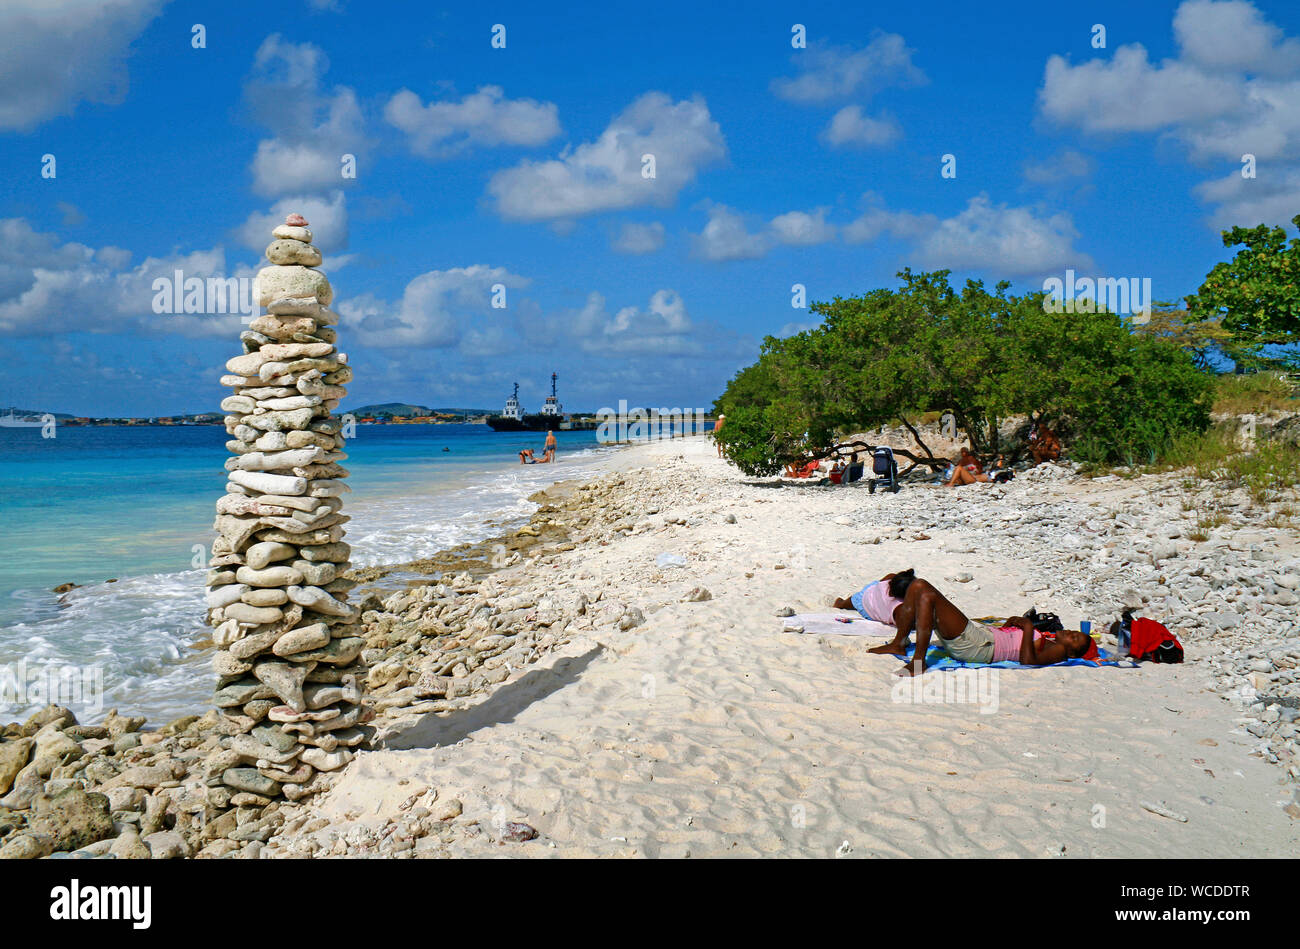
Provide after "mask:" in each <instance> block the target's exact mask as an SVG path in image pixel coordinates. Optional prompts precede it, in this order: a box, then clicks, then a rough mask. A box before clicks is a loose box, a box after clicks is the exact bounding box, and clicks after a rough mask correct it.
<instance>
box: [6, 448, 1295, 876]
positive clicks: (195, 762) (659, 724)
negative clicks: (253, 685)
mask: <svg viewBox="0 0 1300 949" xmlns="http://www.w3.org/2000/svg"><path fill="white" fill-rule="evenodd" d="M621 462H622V465H623V466H624V470H622V471H619V472H616V473H614V474H611V475H608V476H605V477H601V478H598V479H596V480H594V481H591V482H588V483H585V484H580V485H579V484H572V483H571V484H560V485H557V486H555V487H554V488H552V489H550V490H548V491H547V492H545V493H544V494H540V495H538V496H536V497H535V500H537V501H538V502H539V503H540V507H539V509H538V511H537V512H536V513H535V514H534V515H533V517H532V519H531V521H530V523H529V524H528V525H526V526H524V527H522V528H518V529H516V530H513V531H511V532H510V533H509V534H507V535H505V536H503V537H500V538H494V539H493V540H491V541H488V542H486V543H483V544H480V545H475V546H473V547H468V546H467V547H464V548H460V549H457V550H453V551H448V552H447V553H446V554H444V555H441V556H440V557H438V558H433V559H432V560H429V561H424V562H420V563H416V564H405V565H394V566H392V567H391V568H378V569H377V568H369V569H367V570H354V571H352V572H350V573H349V577H350V578H352V579H354V580H355V581H356V583H357V585H358V587H359V589H358V591H357V592H358V593H359V594H360V595H361V598H360V600H359V602H358V604H357V606H356V609H357V611H358V614H359V615H358V616H357V617H356V619H355V624H356V627H357V630H358V637H359V638H360V639H362V640H363V644H362V648H361V650H360V653H359V655H358V656H357V659H356V662H357V665H356V667H355V668H356V670H357V674H358V676H359V678H358V682H357V685H358V688H360V689H363V690H364V693H365V696H366V699H365V701H366V702H367V703H370V704H371V705H372V706H373V708H374V711H375V718H374V720H373V721H372V722H371V724H370V726H369V727H370V728H373V729H374V734H373V742H372V744H373V750H367V751H363V752H361V754H360V757H359V759H358V760H357V761H355V762H354V763H352V764H351V765H348V766H345V767H342V768H340V769H338V770H336V771H333V772H330V773H328V774H322V776H321V777H320V778H319V781H320V785H319V790H320V792H321V793H318V794H315V795H311V796H307V797H304V798H302V799H301V800H299V801H297V802H292V801H288V800H285V799H283V798H276V799H270V800H269V803H263V802H262V801H261V800H258V799H256V798H241V801H240V803H235V802H233V800H232V802H231V806H229V807H228V808H226V809H218V808H213V807H212V806H211V805H210V804H206V805H205V801H204V797H203V795H204V793H207V792H211V790H212V788H211V787H209V785H210V784H216V783H220V782H221V781H222V778H223V775H224V773H225V772H224V770H222V769H219V768H216V767H215V766H214V762H217V763H219V760H220V756H221V755H222V754H223V753H227V752H229V751H231V750H232V748H233V742H232V739H233V738H234V737H235V736H233V735H231V734H230V732H231V730H232V729H231V728H230V725H229V722H228V720H226V719H223V718H222V717H220V716H218V715H217V713H215V712H209V713H208V714H207V715H204V716H203V717H201V718H195V717H192V716H191V717H187V718H184V719H181V720H179V721H177V722H174V723H172V724H171V725H168V726H166V727H165V728H162V729H160V730H158V731H142V730H141V725H142V722H141V721H140V720H139V719H128V718H124V717H122V716H119V715H117V714H116V713H114V714H112V715H110V716H109V718H108V719H107V720H106V721H105V722H103V723H102V724H100V725H92V726H85V725H78V724H76V723H75V721H74V720H73V719H72V718H71V715H70V714H69V713H67V712H66V710H60V709H53V708H52V709H47V710H46V711H45V712H42V713H40V714H39V715H37V716H35V717H33V718H32V719H31V720H30V721H29V722H27V723H26V724H23V725H11V726H7V727H6V728H5V730H4V731H3V736H4V739H5V740H4V742H3V743H2V744H0V794H3V795H4V796H3V797H0V855H3V856H41V855H44V854H48V853H51V852H54V851H63V852H67V851H76V853H77V854H78V855H95V854H105V853H111V854H114V855H116V856H121V857H129V856H140V857H143V856H154V857H162V856H187V855H199V856H205V857H222V856H228V857H257V856H263V857H266V856H306V855H319V856H328V855H337V856H346V855H355V856H375V855H378V856H385V855H391V856H398V857H424V856H455V855H487V854H490V853H494V852H502V851H500V849H499V848H502V847H505V848H508V849H507V850H505V851H504V852H506V853H518V854H521V855H523V854H532V855H547V854H555V855H559V856H564V855H626V854H631V853H637V854H648V855H667V856H683V855H686V854H691V855H701V856H703V855H724V854H733V855H740V854H748V855H760V854H790V855H793V854H821V855H824V856H831V855H833V854H834V853H835V852H836V848H837V847H839V846H840V845H841V843H842V842H843V841H844V840H846V839H850V838H851V839H852V842H853V852H854V855H867V854H871V853H878V854H901V853H911V854H931V855H940V854H948V855H971V854H1018V855H1031V856H1033V855H1037V856H1043V855H1047V854H1053V855H1059V854H1060V853H1061V852H1062V850H1063V849H1066V848H1067V845H1068V849H1067V850H1066V852H1067V853H1068V854H1069V855H1085V854H1092V855H1098V856H1124V855H1128V856H1134V855H1137V856H1158V855H1162V854H1164V855H1172V856H1179V855H1185V856H1209V855H1219V856H1227V855H1229V854H1233V855H1242V854H1250V855H1269V854H1279V853H1284V852H1287V848H1289V847H1293V846H1294V844H1295V842H1296V841H1297V839H1298V838H1300V834H1298V833H1297V831H1296V828H1297V827H1300V822H1296V821H1295V820H1294V818H1295V817H1296V816H1300V801H1297V800H1296V798H1295V788H1296V787H1297V784H1296V780H1297V778H1298V777H1300V759H1297V756H1296V741H1297V722H1296V706H1297V704H1300V671H1298V670H1297V666H1298V665H1300V627H1298V626H1297V622H1296V616H1295V596H1294V592H1293V591H1294V590H1295V587H1296V578H1297V575H1298V574H1300V569H1298V568H1300V545H1298V544H1297V539H1296V536H1295V534H1294V532H1292V531H1289V530H1287V529H1284V528H1279V527H1277V526H1271V525H1272V523H1273V522H1272V521H1271V511H1270V509H1269V505H1265V504H1258V503H1254V502H1252V501H1251V500H1250V499H1249V498H1248V497H1247V496H1245V494H1244V493H1243V492H1240V491H1238V492H1233V491H1229V490H1225V489H1223V488H1222V487H1221V486H1211V485H1208V484H1205V483H1198V484H1189V481H1188V479H1187V478H1186V477H1185V476H1183V475H1179V474H1161V475H1146V476H1140V477H1133V478H1123V477H1108V478H1098V479H1086V478H1082V477H1080V476H1079V475H1078V474H1077V473H1075V472H1074V471H1073V470H1072V469H1071V468H1070V467H1068V466H1054V465H1049V466H1043V467H1041V468H1039V469H1036V470H1034V471H1032V472H1027V473H1023V474H1022V475H1021V476H1020V477H1018V478H1017V479H1016V480H1015V481H1013V482H1011V483H1010V484H1007V485H972V486H968V487H964V488H958V489H947V488H942V487H940V486H938V485H936V484H933V483H924V482H909V483H907V484H906V485H905V487H904V490H903V491H902V492H901V493H900V494H898V495H884V496H882V495H880V494H877V495H869V494H868V492H867V491H866V490H865V489H863V488H860V487H843V488H841V487H830V486H826V487H818V486H808V485H793V484H786V485H784V486H778V484H777V483H776V482H774V481H753V480H750V479H746V478H743V477H741V476H739V475H737V474H736V472H735V470H734V469H731V468H728V467H726V466H725V465H724V464H723V463H722V462H719V461H717V460H716V459H715V458H713V457H712V449H711V447H710V446H709V445H708V444H707V443H706V442H705V441H704V440H702V439H699V440H697V439H688V440H685V441H682V440H679V441H677V442H665V443H660V444H656V445H650V446H645V447H636V448H632V449H630V450H628V451H627V452H625V453H623V455H622V456H621ZM635 464H649V465H650V467H642V468H635V469H633V468H632V467H631V466H632V465H635ZM1206 491H1209V492H1211V493H1213V495H1214V497H1215V499H1216V501H1215V503H1216V504H1217V505H1218V508H1217V509H1218V510H1219V511H1220V512H1221V518H1220V520H1221V522H1220V523H1218V524H1217V525H1216V526H1212V527H1208V528H1204V529H1202V528H1201V527H1200V526H1198V523H1197V518H1198V513H1197V512H1198V508H1197V503H1198V502H1197V501H1196V494H1197V492H1206ZM1202 530H1204V534H1202ZM663 554H671V555H672V556H671V557H669V558H663V557H661V555H663ZM901 566H914V567H916V568H917V569H918V572H919V573H921V575H924V576H927V577H928V578H929V579H931V580H932V581H933V582H935V583H936V584H937V585H939V586H940V588H941V589H943V590H945V591H946V592H947V593H948V595H949V596H950V597H951V598H952V599H953V600H954V601H955V602H956V603H957V604H958V605H959V606H961V607H962V608H963V609H964V610H966V611H967V612H968V613H970V614H972V615H988V614H993V613H997V614H1006V613H1010V612H1012V611H1022V610H1023V609H1026V608H1027V607H1028V606H1030V605H1035V606H1037V607H1038V608H1039V609H1047V610H1052V611H1055V612H1057V613H1059V614H1061V616H1062V618H1063V619H1064V620H1065V621H1066V622H1067V623H1068V624H1069V625H1071V626H1073V625H1077V622H1078V620H1080V619H1090V620H1091V621H1092V622H1093V624H1094V627H1104V626H1106V625H1107V624H1108V623H1109V621H1110V620H1112V619H1114V618H1116V616H1117V615H1118V611H1119V610H1120V609H1121V608H1123V607H1125V606H1127V607H1132V608H1134V609H1135V610H1136V611H1137V612H1138V613H1139V614H1141V615H1148V616H1153V617H1155V618H1158V619H1160V620H1162V621H1163V622H1165V623H1166V624H1167V625H1168V626H1169V627H1170V628H1171V629H1173V630H1174V631H1175V632H1176V633H1177V634H1178V635H1179V636H1180V637H1181V638H1182V640H1183V643H1184V645H1185V646H1186V649H1187V659H1188V661H1187V664H1186V665H1184V666H1146V667H1144V668H1141V669H1136V670H1089V669H1044V670H1036V671H1032V672H1012V673H1007V674H1006V675H1004V676H1003V677H1002V678H1001V679H1000V680H999V691H1000V702H1001V705H1000V707H999V712H998V714H990V715H984V714H982V713H981V712H980V711H977V710H973V709H971V708H969V707H963V706H952V705H942V704H940V705H934V706H929V705H926V706H921V705H915V704H909V703H908V702H907V701H900V697H899V695H898V694H897V685H896V683H897V682H898V681H900V680H897V679H896V678H895V677H894V676H893V675H892V673H893V671H894V670H895V669H896V667H897V664H896V662H895V661H894V660H892V659H891V658H890V657H883V656H870V655H867V654H866V653H865V647H866V646H867V645H869V644H870V642H869V641H864V640H862V639H861V638H859V637H849V636H844V637H821V638H817V637H812V636H805V635H798V634H792V633H784V632H782V631H781V621H780V620H779V618H778V616H777V614H778V613H779V612H782V611H783V608H793V609H797V611H799V612H813V611H819V610H820V611H824V610H826V609H828V607H827V606H826V604H827V603H828V602H829V599H830V597H832V596H840V595H845V594H847V593H849V592H852V590H853V589H854V588H855V586H854V585H855V584H858V585H860V584H861V583H862V582H864V581H866V580H869V579H873V578H874V577H877V576H879V575H881V574H883V573H885V572H888V571H890V570H894V569H897V568H899V567H901ZM420 573H424V574H426V575H427V577H426V578H425V579H414V580H412V579H410V577H411V575H412V574H420ZM398 577H400V578H403V579H402V581H401V582H402V584H403V585H402V588H400V589H395V588H394V587H393V585H392V584H393V583H394V582H395V580H396V579H397V578H398ZM943 675H944V673H940V672H935V673H931V674H930V675H928V676H926V677H924V678H925V679H927V680H929V679H932V678H933V679H935V681H939V679H938V678H937V677H941V676H943ZM906 698H907V696H903V699H906ZM1225 700H1226V701H1225ZM250 717H251V716H250ZM241 734H242V733H241ZM227 746H230V747H227ZM241 747H242V746H241ZM204 788H206V789H207V792H205V791H204V790H203V789H204ZM923 788H924V789H925V793H922V789H923ZM940 788H942V789H944V790H942V791H941V790H940ZM1157 792H1158V793H1157ZM237 793H241V792H237ZM242 793H252V792H242ZM263 797H266V796H263ZM1026 801H1037V802H1038V803H1037V804H1036V805H1034V806H1029V805H1027V804H1026ZM1153 801H1155V802H1157V803H1159V802H1161V801H1163V803H1160V804H1159V806H1161V807H1164V808H1165V809H1167V810H1169V811H1170V812H1176V813H1178V814H1179V815H1180V816H1185V817H1187V821H1186V822H1185V823H1179V822H1175V821H1171V820H1168V819H1167V818H1163V817H1161V816H1159V812H1157V811H1152V810H1151V809H1150V808H1149V807H1147V806H1146V804H1147V803H1151V802H1153ZM1143 802H1146V803H1143ZM1058 803H1059V805H1060V806H1057V805H1058ZM205 806H206V807H207V809H206V810H205ZM1099 807H1102V808H1104V812H1105V813H1106V814H1108V815H1109V817H1108V821H1109V823H1108V824H1106V826H1107V827H1109V828H1112V829H1111V830H1108V831H1105V832H1099V831H1097V830H1096V827H1097V823H1096V813H1097V808H1099ZM792 814H794V815H797V820H796V819H795V817H792V816H791V815H792ZM1175 826H1176V827H1178V828H1180V830H1179V831H1178V833H1177V834H1175V833H1174V832H1173V830H1172V828H1173V827H1175ZM1183 828H1186V830H1182V829H1183Z"/></svg>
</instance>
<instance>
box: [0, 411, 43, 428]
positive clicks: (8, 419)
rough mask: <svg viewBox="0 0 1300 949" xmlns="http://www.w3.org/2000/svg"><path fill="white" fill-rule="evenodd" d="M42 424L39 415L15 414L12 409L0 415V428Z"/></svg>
mask: <svg viewBox="0 0 1300 949" xmlns="http://www.w3.org/2000/svg"><path fill="white" fill-rule="evenodd" d="M44 424H45V422H44V421H42V420H41V417H40V416H39V415H16V414H15V413H14V410H13V409H10V410H9V412H8V414H6V415H0V428H40V427H41V426H42V425H44Z"/></svg>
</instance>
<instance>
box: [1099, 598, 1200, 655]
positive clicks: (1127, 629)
mask: <svg viewBox="0 0 1300 949" xmlns="http://www.w3.org/2000/svg"><path fill="white" fill-rule="evenodd" d="M1110 631H1111V634H1112V635H1113V636H1114V637H1115V638H1116V639H1117V640H1118V641H1119V651H1120V653H1121V654H1123V653H1125V652H1127V654H1128V657H1129V658H1130V659H1136V660H1137V661H1138V662H1182V661H1183V644H1182V643H1180V642H1179V641H1178V637H1177V636H1175V635H1174V634H1173V633H1171V632H1169V630H1168V629H1167V628H1166V627H1165V625H1164V624H1163V623H1157V622H1156V621H1155V620H1153V619H1147V618H1146V617H1143V616H1139V617H1136V618H1134V616H1133V614H1132V613H1130V612H1128V611H1127V610H1125V611H1124V612H1123V613H1122V614H1121V618H1120V619H1118V620H1116V621H1115V622H1114V623H1112V624H1111V626H1110Z"/></svg>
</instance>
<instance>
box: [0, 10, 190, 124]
mask: <svg viewBox="0 0 1300 949" xmlns="http://www.w3.org/2000/svg"><path fill="white" fill-rule="evenodd" d="M165 3H166V0H114V2H112V3H105V2H103V0H4V3H0V130H7V129H17V130H19V131H27V130H29V129H33V128H35V127H36V126H37V125H39V124H40V123H42V122H44V121H45V120H46V119H49V118H52V117H54V116H56V115H68V114H71V113H72V111H73V110H74V109H75V108H76V106H77V104H78V103H79V102H82V101H85V102H97V103H105V104H109V105H116V104H118V103H120V102H122V100H123V99H124V98H125V97H126V92H127V86H128V75H127V69H126V60H127V57H128V56H129V54H130V51H131V50H130V47H131V44H132V42H134V41H135V40H136V39H137V38H138V37H139V36H140V34H141V33H142V32H144V28H145V27H146V26H148V24H149V23H150V22H151V21H152V20H153V19H154V17H156V16H157V15H158V13H159V12H160V11H161V10H162V8H163V6H164V4H165Z"/></svg>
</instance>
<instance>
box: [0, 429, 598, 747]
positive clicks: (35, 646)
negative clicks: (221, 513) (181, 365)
mask: <svg viewBox="0 0 1300 949" xmlns="http://www.w3.org/2000/svg"><path fill="white" fill-rule="evenodd" d="M226 437H227V436H226V433H225V430H224V429H223V428H221V427H219V426H176V427H154V426H148V427H145V426H140V427H111V428H70V427H60V428H59V429H58V430H57V432H56V437H54V438H51V439H46V438H42V437H41V430H40V429H34V428H33V429H0V720H11V719H15V718H18V717H20V716H21V715H22V714H24V713H26V712H28V711H30V710H31V709H33V708H34V707H35V706H37V705H40V704H43V702H41V701H36V702H32V701H24V700H23V699H24V698H26V697H28V696H24V695H22V694H19V692H18V691H17V690H15V685H16V684H18V685H21V682H20V681H18V680H21V678H22V676H21V675H15V670H17V669H21V670H23V674H26V675H27V676H28V677H29V678H32V677H33V676H34V673H33V672H32V670H33V668H45V669H48V668H50V667H56V666H64V665H66V666H74V667H77V668H78V669H79V670H83V672H84V670H85V669H87V668H89V667H94V668H95V669H97V670H98V673H97V674H99V675H101V676H102V683H103V693H104V694H103V703H104V705H103V708H102V709H99V710H96V709H94V708H90V707H87V708H83V709H80V710H79V709H76V708H74V711H76V712H77V714H78V717H79V718H80V719H82V720H83V721H87V720H89V721H93V720H94V719H95V718H96V717H97V715H98V714H102V712H104V711H107V709H108V708H110V707H113V706H114V705H116V706H119V707H120V708H121V709H122V710H123V712H126V711H128V710H130V711H131V712H133V713H141V712H143V713H145V714H148V715H149V716H150V718H151V719H152V720H154V721H155V723H156V722H157V721H158V720H160V719H163V718H166V717H167V716H174V715H178V714H182V713H184V712H191V711H195V710H196V709H201V708H202V707H203V706H204V704H205V703H206V700H207V696H208V694H209V691H210V689H211V684H212V683H211V674H210V672H209V670H208V667H207V662H206V657H203V658H200V657H198V656H197V655H196V653H195V651H194V650H193V649H191V648H190V644H191V643H193V642H194V641H195V640H197V639H201V638H203V637H204V636H205V635H206V630H205V629H204V627H203V599H202V593H203V576H204V570H203V568H202V566H201V565H202V563H203V562H204V561H203V558H204V557H205V556H206V550H207V548H208V545H210V543H211V541H212V538H213V534H212V520H213V516H214V509H213V505H214V503H215V502H216V499H217V498H218V497H219V496H220V495H221V494H222V493H224V489H225V483H226V479H225V476H224V472H225V469H224V467H223V465H224V462H225V459H226V458H227V457H228V454H227V452H226V449H225V441H226ZM544 438H545V436H544V435H543V434H542V433H538V432H523V433H497V432H493V431H492V430H491V429H489V428H487V426H484V425H400V426H398V425H361V426H358V427H357V430H356V437H354V438H352V439H351V440H349V442H348V445H347V449H346V450H347V453H348V456H349V458H348V460H347V461H346V462H344V465H345V467H347V468H348V469H349V471H351V473H352V476H351V477H350V478H349V479H348V483H349V485H350V487H351V488H352V492H353V493H352V494H350V495H348V496H347V498H346V499H345V502H344V511H345V513H347V514H348V515H350V516H351V517H352V520H351V522H350V523H349V524H348V525H347V532H348V536H347V540H348V542H349V543H350V544H351V545H352V547H353V561H354V562H355V563H357V564H359V565H365V564H376V563H393V562H400V561H405V560H411V559H415V558H417V557H422V556H428V555H430V554H433V553H435V552H437V551H438V550H441V549H444V548H446V547H448V546H452V545H454V544H458V543H462V542H465V541H471V540H477V539H481V538H483V537H486V536H490V535H491V534H493V533H496V532H497V531H498V530H499V527H496V526H493V524H501V523H509V522H513V521H519V520H522V519H523V518H525V517H527V516H528V514H529V513H531V511H532V510H533V508H534V505H532V504H531V503H530V502H528V500H527V497H528V495H530V494H532V493H533V492H534V491H536V490H537V489H538V488H539V487H542V486H544V485H546V484H549V483H551V482H552V481H556V480H560V479H564V478H571V477H584V476H588V475H590V474H593V473H595V472H596V471H597V470H599V469H600V468H601V467H603V466H604V463H605V460H606V459H607V458H608V456H609V454H610V452H611V451H612V449H608V448H603V447H601V446H599V445H597V443H596V439H595V433H594V432H558V433H557V438H558V440H559V445H560V449H559V452H558V456H557V463H556V464H555V465H528V466H523V465H520V464H519V461H518V451H519V449H521V448H533V449H534V450H536V451H537V452H538V454H539V455H540V454H541V447H542V442H543V439H544ZM444 448H446V449H448V450H447V451H443V449H444ZM489 522H492V523H489ZM109 580H115V581H116V582H112V583H110V582H107V581H109ZM65 582H73V583H77V584H81V586H80V587H78V588H77V589H75V590H73V591H72V592H70V593H66V594H63V595H61V596H60V595H56V594H54V593H53V592H51V588H52V587H54V586H57V585H59V584H62V583H65ZM19 664H23V665H22V666H21V667H20V665H19ZM6 675H8V676H9V678H8V679H6V678H5V676H6ZM28 691H31V690H30V689H29V690H28ZM37 697H38V699H39V698H40V696H37Z"/></svg>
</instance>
